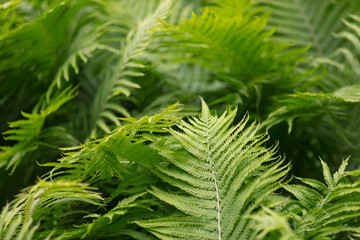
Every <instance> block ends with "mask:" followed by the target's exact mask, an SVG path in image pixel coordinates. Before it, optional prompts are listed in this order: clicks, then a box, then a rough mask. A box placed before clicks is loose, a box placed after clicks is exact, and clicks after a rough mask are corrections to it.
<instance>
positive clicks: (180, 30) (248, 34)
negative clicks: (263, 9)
mask: <svg viewBox="0 0 360 240" xmlns="http://www.w3.org/2000/svg"><path fill="white" fill-rule="evenodd" d="M265 25H266V18H265V17H262V16H260V17H257V18H245V17H243V16H234V17H224V16H221V15H220V16H217V15H216V13H214V14H210V13H209V10H207V9H206V10H205V11H204V12H203V13H202V14H201V15H196V14H194V13H193V14H192V16H191V19H189V20H184V21H183V23H182V24H178V25H174V24H168V23H165V22H164V26H163V27H161V28H159V29H158V30H157V36H158V37H161V40H162V42H161V43H162V45H161V50H162V51H164V52H165V53H172V54H173V55H171V58H172V59H174V60H187V61H190V62H195V63H200V64H202V65H203V66H206V67H208V68H212V69H216V70H218V71H220V72H222V73H225V74H229V75H231V76H232V77H235V78H236V79H235V80H234V81H238V83H237V85H238V86H240V85H241V83H240V82H241V81H242V82H244V83H248V82H256V81H261V80H264V79H266V77H269V76H271V75H272V74H273V73H274V71H278V72H282V73H283V74H284V75H286V74H288V73H289V72H291V67H290V68H289V62H291V61H294V57H295V56H298V54H299V52H301V51H304V50H298V51H290V50H288V51H287V52H285V51H284V50H285V49H286V48H288V47H289V45H288V44H280V43H276V42H274V41H273V40H272V38H271V36H272V35H273V34H274V31H264V27H265ZM234 84H235V83H234Z"/></svg>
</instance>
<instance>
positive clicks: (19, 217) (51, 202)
mask: <svg viewBox="0 0 360 240" xmlns="http://www.w3.org/2000/svg"><path fill="white" fill-rule="evenodd" d="M94 190H95V189H94V188H91V187H89V186H88V185H87V184H84V183H79V182H76V181H72V182H71V181H54V182H49V181H44V180H39V182H38V183H37V184H35V185H33V186H31V187H29V188H26V189H24V190H23V192H22V193H20V194H19V195H18V196H17V198H16V200H14V201H13V202H12V203H11V204H10V205H7V207H6V208H4V210H3V212H2V214H1V215H0V216H1V217H0V222H1V228H0V236H2V235H4V237H5V239H13V238H11V237H15V236H16V239H19V240H22V239H34V238H35V236H36V235H38V234H39V233H36V231H38V230H39V228H41V227H40V224H39V221H40V220H42V221H44V222H43V223H42V225H45V226H46V225H47V224H50V225H52V224H54V220H55V219H56V220H55V222H56V221H59V222H58V223H60V222H61V221H65V220H62V219H61V215H62V214H65V213H66V208H59V206H64V205H67V206H68V207H70V206H71V204H74V203H76V202H77V201H79V202H82V203H83V204H84V203H88V204H90V205H95V206H99V205H101V203H100V201H101V200H102V198H101V197H100V196H99V194H98V193H96V192H94ZM85 213H86V211H85V208H84V212H82V214H85ZM49 216H51V217H50V218H49V219H48V221H47V220H46V218H47V217H49ZM19 227H20V228H19ZM53 233H54V232H53V231H48V233H45V234H42V235H44V236H43V238H42V239H55V238H52V235H53ZM34 234H35V235H34ZM58 237H59V238H58V239H62V237H61V235H60V236H58Z"/></svg>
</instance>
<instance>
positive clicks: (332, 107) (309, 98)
mask: <svg viewBox="0 0 360 240" xmlns="http://www.w3.org/2000/svg"><path fill="white" fill-rule="evenodd" d="M280 102H281V105H282V106H281V107H280V108H279V109H277V110H275V111H274V112H272V113H270V114H269V116H268V118H267V119H266V121H264V122H263V123H262V126H263V127H265V128H267V129H269V128H271V127H273V126H275V125H277V124H279V123H281V122H287V123H288V126H289V128H288V132H289V133H290V132H291V129H292V126H293V122H294V120H295V119H296V118H299V117H300V118H305V117H307V118H313V117H316V116H320V115H324V114H329V113H332V114H341V111H342V109H344V107H343V106H344V105H346V104H348V103H356V102H360V85H353V86H346V87H342V88H340V89H337V90H336V91H335V92H333V93H328V94H325V93H309V92H308V93H306V92H305V93H295V94H292V95H289V96H288V97H284V98H283V99H281V100H280Z"/></svg>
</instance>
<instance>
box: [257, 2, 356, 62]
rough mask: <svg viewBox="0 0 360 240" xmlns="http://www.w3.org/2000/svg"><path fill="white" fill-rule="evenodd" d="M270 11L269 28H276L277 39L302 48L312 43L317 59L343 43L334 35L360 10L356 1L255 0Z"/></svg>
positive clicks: (330, 52)
mask: <svg viewBox="0 0 360 240" xmlns="http://www.w3.org/2000/svg"><path fill="white" fill-rule="evenodd" d="M256 2H258V3H260V4H263V5H264V6H267V7H268V8H269V10H270V12H271V16H270V19H269V26H271V27H277V28H278V31H277V34H276V39H278V40H280V41H282V42H286V43H296V44H299V45H302V46H307V45H308V44H309V43H310V44H311V50H310V51H311V53H312V54H314V55H315V56H318V57H322V56H329V55H330V54H332V53H333V51H334V50H335V49H337V48H339V47H340V46H342V45H343V44H344V41H342V40H341V39H336V38H334V37H333V36H332V34H333V33H337V32H339V31H340V30H341V29H342V24H341V19H342V18H344V17H345V16H346V15H347V14H348V13H353V12H356V11H358V9H359V3H358V2H356V1H351V0H350V1H348V0H346V1H327V0H320V1H316V2H314V1H311V0H301V1H300V0H285V1H284V0H256Z"/></svg>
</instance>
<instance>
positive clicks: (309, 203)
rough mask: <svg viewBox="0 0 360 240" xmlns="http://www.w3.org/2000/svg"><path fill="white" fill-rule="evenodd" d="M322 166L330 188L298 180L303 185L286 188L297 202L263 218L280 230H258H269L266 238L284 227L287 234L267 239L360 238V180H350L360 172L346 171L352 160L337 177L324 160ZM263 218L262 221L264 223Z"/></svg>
mask: <svg viewBox="0 0 360 240" xmlns="http://www.w3.org/2000/svg"><path fill="white" fill-rule="evenodd" d="M321 164H322V167H323V174H324V180H325V183H326V184H324V183H322V182H320V181H317V180H314V179H309V178H297V179H298V180H299V181H300V182H301V184H289V185H285V186H284V188H285V189H286V190H287V191H288V192H290V193H291V194H292V195H293V196H294V197H295V199H296V200H291V201H288V202H287V204H286V205H284V206H283V207H282V208H281V210H280V209H279V210H278V211H279V213H275V212H273V211H270V210H266V214H265V215H262V216H263V217H265V218H266V219H268V221H267V222H273V223H277V224H276V225H275V224H274V225H272V226H276V227H274V228H273V229H271V227H265V228H262V227H261V226H257V228H258V229H259V230H260V229H268V230H267V231H265V232H263V233H262V237H264V236H265V235H266V234H268V233H270V232H272V231H275V230H278V229H280V227H282V228H283V229H285V230H286V231H282V232H280V233H281V234H280V235H282V238H280V236H279V234H278V235H271V234H269V235H268V238H265V239H334V237H336V239H343V238H344V237H346V236H347V237H348V238H349V236H351V235H353V234H354V233H355V234H359V231H360V230H359V229H360V228H359V222H358V219H359V218H360V205H359V200H360V194H359V180H355V181H350V180H349V179H348V177H349V176H358V175H359V171H346V166H347V165H348V159H346V160H344V161H343V162H342V164H341V166H340V168H339V169H338V171H336V172H335V173H334V174H332V173H331V171H330V169H329V166H328V165H327V164H326V163H325V162H324V161H322V160H321ZM260 217H261V216H258V218H257V219H258V221H259V222H264V219H260ZM269 226H271V225H269ZM290 226H291V228H290ZM271 236H272V237H271ZM274 236H277V237H278V238H274ZM290 236H292V237H293V238H290Z"/></svg>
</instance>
